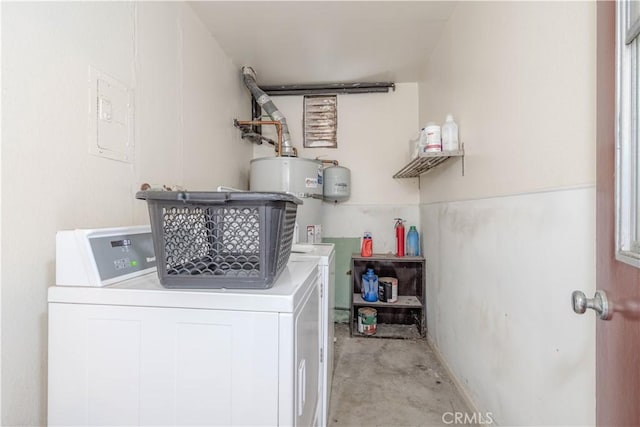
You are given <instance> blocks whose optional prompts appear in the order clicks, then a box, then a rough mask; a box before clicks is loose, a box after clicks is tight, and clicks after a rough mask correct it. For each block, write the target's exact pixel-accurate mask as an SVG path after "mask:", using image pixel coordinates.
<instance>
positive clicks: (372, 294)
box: [361, 268, 378, 302]
mask: <svg viewBox="0 0 640 427" xmlns="http://www.w3.org/2000/svg"><path fill="white" fill-rule="evenodd" d="M361 283H362V299H363V300H365V301H368V302H376V301H378V276H376V275H375V274H374V273H373V268H368V269H367V273H366V274H363V275H362V282H361Z"/></svg>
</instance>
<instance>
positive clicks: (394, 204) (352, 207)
mask: <svg viewBox="0 0 640 427" xmlns="http://www.w3.org/2000/svg"><path fill="white" fill-rule="evenodd" d="M257 71H258V81H260V74H259V70H257ZM272 99H273V102H274V103H275V104H276V106H277V107H278V109H279V110H280V111H281V112H282V113H283V114H284V116H285V117H286V118H287V124H288V125H289V131H290V133H291V138H292V140H293V145H294V146H295V147H297V148H298V151H299V156H300V157H306V158H312V159H313V158H316V157H321V158H323V159H333V160H338V161H339V162H340V165H342V166H345V167H347V168H349V169H350V170H351V198H350V199H349V200H348V201H347V202H344V203H340V204H337V205H331V204H328V203H324V204H323V208H324V216H323V219H324V221H325V223H324V228H323V235H324V236H325V237H361V236H362V233H363V232H364V231H371V232H372V233H373V242H374V251H375V252H389V251H394V250H395V240H394V239H395V236H394V234H393V225H394V221H393V218H396V217H402V218H406V219H407V221H408V223H410V224H414V225H418V221H419V212H418V211H419V209H418V200H419V192H418V180H417V179H415V178H413V179H393V178H392V176H393V174H394V173H396V172H397V171H398V170H400V169H401V168H402V167H403V166H404V165H405V163H406V161H407V157H408V151H409V145H408V140H409V138H410V137H411V136H412V134H413V133H415V132H416V131H417V130H418V85H417V83H401V84H397V85H396V90H395V91H390V92H389V93H375V94H357V95H338V148H336V149H329V148H306V149H305V148H304V147H303V133H302V115H303V97H301V96H280V97H273V98H272ZM248 113H250V111H247V114H248ZM264 131H265V132H264V133H265V136H269V135H272V132H273V131H272V130H269V131H267V129H266V127H264ZM274 139H275V138H274ZM253 155H254V158H259V157H270V156H273V155H274V151H273V148H272V147H270V146H266V145H262V146H255V148H254V154H253Z"/></svg>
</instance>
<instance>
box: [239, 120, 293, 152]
mask: <svg viewBox="0 0 640 427" xmlns="http://www.w3.org/2000/svg"><path fill="white" fill-rule="evenodd" d="M238 124H239V125H241V126H255V125H274V126H275V127H276V131H277V132H278V146H277V149H276V152H277V153H278V157H280V156H282V123H280V122H279V121H277V120H238Z"/></svg>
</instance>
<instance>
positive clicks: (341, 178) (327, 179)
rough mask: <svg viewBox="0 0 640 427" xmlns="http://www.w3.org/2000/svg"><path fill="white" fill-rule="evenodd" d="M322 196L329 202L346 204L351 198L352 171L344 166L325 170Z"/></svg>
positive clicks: (330, 167)
mask: <svg viewBox="0 0 640 427" xmlns="http://www.w3.org/2000/svg"><path fill="white" fill-rule="evenodd" d="M322 191H323V193H322V196H323V198H324V200H327V201H329V202H344V201H345V200H348V199H349V196H351V171H350V170H349V169H347V168H345V167H342V166H329V167H328V168H326V169H325V170H324V183H323V189H322Z"/></svg>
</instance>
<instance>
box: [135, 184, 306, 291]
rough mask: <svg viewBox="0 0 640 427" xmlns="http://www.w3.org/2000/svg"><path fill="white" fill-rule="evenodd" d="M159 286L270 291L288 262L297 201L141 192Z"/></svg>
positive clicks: (255, 194)
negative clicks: (264, 289) (148, 221)
mask: <svg viewBox="0 0 640 427" xmlns="http://www.w3.org/2000/svg"><path fill="white" fill-rule="evenodd" d="M136 198H138V199H142V200H146V201H147V205H148V207H149V217H150V219H151V231H152V234H153V246H154V250H155V253H156V259H157V265H158V277H159V278H160V283H162V285H163V286H165V287H167V288H182V289H219V288H235V289H255V288H270V287H271V286H273V282H275V280H276V279H277V278H278V276H279V275H280V273H281V272H282V270H283V269H284V267H285V266H286V265H287V262H288V261H289V255H290V253H291V242H292V239H293V232H294V228H295V221H296V212H297V209H298V207H297V205H299V204H301V203H302V201H300V199H298V198H296V197H294V196H291V195H289V194H286V193H266V192H218V191H215V192H214V191H211V192H186V191H141V192H139V193H137V194H136Z"/></svg>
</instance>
